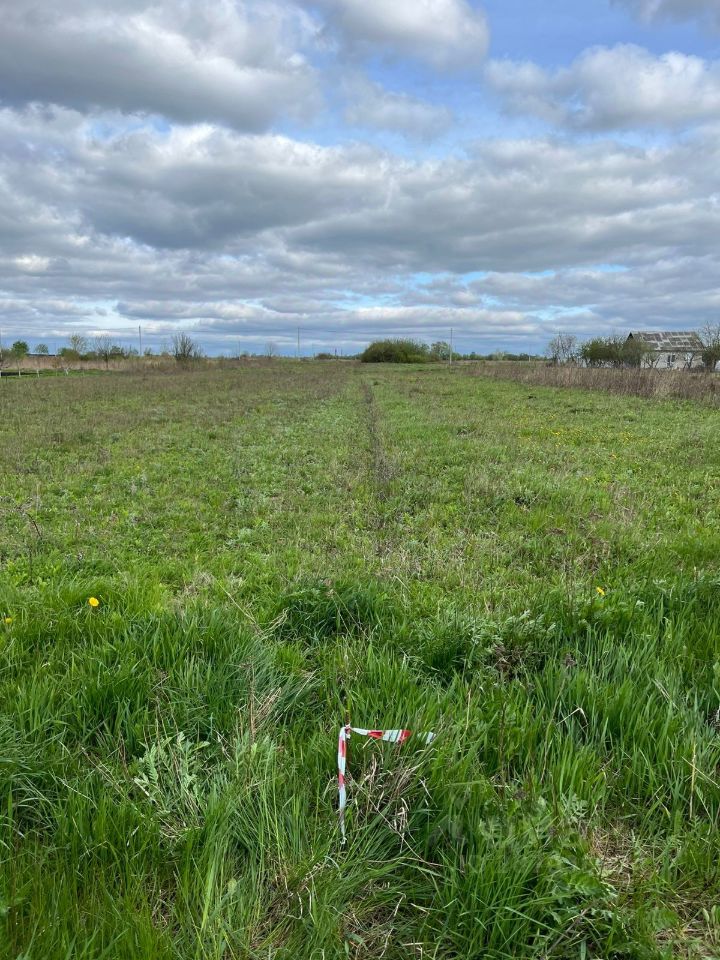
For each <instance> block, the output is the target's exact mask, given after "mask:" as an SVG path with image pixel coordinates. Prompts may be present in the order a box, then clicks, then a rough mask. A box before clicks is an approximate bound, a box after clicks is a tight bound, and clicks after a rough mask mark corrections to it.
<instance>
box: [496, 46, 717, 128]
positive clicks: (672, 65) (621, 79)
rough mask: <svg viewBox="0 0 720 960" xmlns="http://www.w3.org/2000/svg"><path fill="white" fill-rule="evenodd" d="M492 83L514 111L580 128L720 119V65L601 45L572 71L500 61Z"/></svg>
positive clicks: (659, 125) (685, 123)
mask: <svg viewBox="0 0 720 960" xmlns="http://www.w3.org/2000/svg"><path fill="white" fill-rule="evenodd" d="M486 75H487V79H488V81H489V83H490V85H491V86H492V88H493V89H494V90H495V91H496V92H497V93H498V94H500V95H501V96H502V97H503V98H504V101H505V104H506V106H507V108H508V109H509V110H511V111H513V112H518V113H526V114H531V115H535V116H538V117H540V118H542V119H544V120H547V121H549V122H551V123H556V124H560V125H568V126H570V127H574V128H577V129H587V130H611V129H634V128H638V127H655V128H663V127H670V128H672V127H687V126H690V125H692V124H697V123H699V122H703V121H709V120H714V119H716V118H717V117H718V116H720V62H719V61H710V62H708V61H705V60H703V59H701V58H700V57H695V56H688V55H686V54H682V53H666V54H664V55H663V56H660V57H656V56H653V55H652V54H650V53H648V51H647V50H644V49H642V48H641V47H637V46H633V45H620V46H616V47H613V48H605V47H595V48H592V49H590V50H587V51H585V52H584V53H583V54H581V55H580V56H579V57H578V58H577V60H575V61H574V62H573V63H572V64H571V65H570V66H569V67H566V68H561V69H557V70H545V69H543V68H541V67H539V66H537V65H536V64H534V63H527V62H526V63H515V62H512V61H493V62H492V63H489V64H488V66H487V73H486Z"/></svg>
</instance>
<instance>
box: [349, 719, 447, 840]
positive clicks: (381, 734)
mask: <svg viewBox="0 0 720 960" xmlns="http://www.w3.org/2000/svg"><path fill="white" fill-rule="evenodd" d="M351 733H357V734H358V736H360V737H369V738H370V739H371V740H384V741H385V742H386V743H405V741H406V740H407V739H409V738H410V737H412V736H413V732H412V730H363V729H362V728H361V727H351V726H349V725H348V726H345V727H340V735H339V736H338V819H339V820H340V833H341V834H342V838H343V843H344V842H345V838H346V835H345V807H346V806H347V791H346V789H345V765H346V763H347V742H348V740H349V739H350V734H351ZM414 736H416V737H419V738H420V739H421V740H422V741H423V742H424V743H431V742H432V741H433V740H434V739H435V734H434V733H416V734H414Z"/></svg>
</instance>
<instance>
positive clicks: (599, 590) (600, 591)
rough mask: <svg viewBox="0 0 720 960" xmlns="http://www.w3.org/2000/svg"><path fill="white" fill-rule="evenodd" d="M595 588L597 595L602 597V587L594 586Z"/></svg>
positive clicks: (603, 594) (603, 593) (603, 592)
mask: <svg viewBox="0 0 720 960" xmlns="http://www.w3.org/2000/svg"><path fill="white" fill-rule="evenodd" d="M595 589H596V591H597V595H598V596H599V597H604V596H605V591H604V590H603V588H602V587H595Z"/></svg>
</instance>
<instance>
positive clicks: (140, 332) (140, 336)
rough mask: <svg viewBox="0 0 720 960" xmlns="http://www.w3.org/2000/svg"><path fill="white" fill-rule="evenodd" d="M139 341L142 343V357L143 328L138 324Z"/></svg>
mask: <svg viewBox="0 0 720 960" xmlns="http://www.w3.org/2000/svg"><path fill="white" fill-rule="evenodd" d="M138 339H139V341H140V356H142V327H141V326H140V324H138Z"/></svg>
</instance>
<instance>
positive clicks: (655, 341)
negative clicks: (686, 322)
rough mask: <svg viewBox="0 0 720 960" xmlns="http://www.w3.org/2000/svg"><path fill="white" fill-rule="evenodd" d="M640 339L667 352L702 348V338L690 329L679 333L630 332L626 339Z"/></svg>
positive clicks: (654, 348) (691, 350)
mask: <svg viewBox="0 0 720 960" xmlns="http://www.w3.org/2000/svg"><path fill="white" fill-rule="evenodd" d="M630 338H632V339H633V340H642V341H643V343H646V344H647V345H648V346H649V347H652V348H653V350H656V351H658V352H668V353H687V352H697V351H699V350H702V349H703V344H702V340H701V339H700V337H699V336H698V335H697V334H696V333H693V332H692V331H688V330H685V331H684V332H681V333H670V332H662V333H645V332H640V333H631V334H630V337H629V338H628V339H630Z"/></svg>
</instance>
